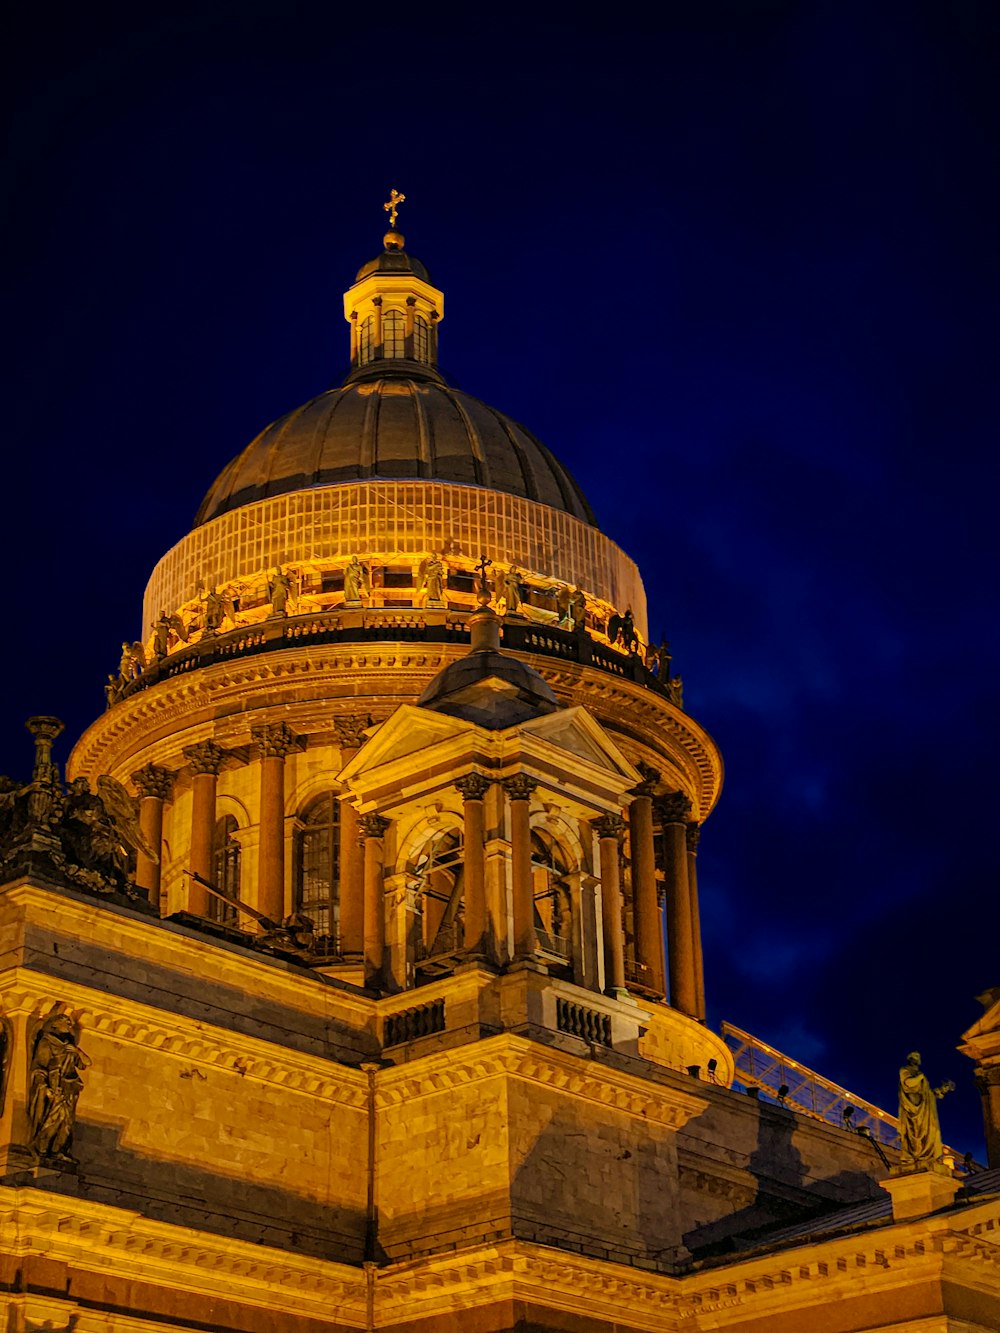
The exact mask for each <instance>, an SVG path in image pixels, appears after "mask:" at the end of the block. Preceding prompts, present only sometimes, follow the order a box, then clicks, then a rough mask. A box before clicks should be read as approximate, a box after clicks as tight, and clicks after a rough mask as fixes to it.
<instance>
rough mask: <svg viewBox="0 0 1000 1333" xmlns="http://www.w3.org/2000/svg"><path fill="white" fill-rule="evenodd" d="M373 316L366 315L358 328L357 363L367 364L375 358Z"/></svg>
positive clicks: (360, 364)
mask: <svg viewBox="0 0 1000 1333" xmlns="http://www.w3.org/2000/svg"><path fill="white" fill-rule="evenodd" d="M374 335H375V316H374V315H366V316H365V318H364V319H363V320H362V321H361V327H360V328H359V329H358V365H359V366H364V365H367V364H368V362H369V361H373V360H374V359H375V343H374Z"/></svg>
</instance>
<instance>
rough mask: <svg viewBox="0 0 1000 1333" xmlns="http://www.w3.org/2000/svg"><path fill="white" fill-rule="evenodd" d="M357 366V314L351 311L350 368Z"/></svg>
mask: <svg viewBox="0 0 1000 1333" xmlns="http://www.w3.org/2000/svg"><path fill="white" fill-rule="evenodd" d="M357 364H358V312H357V311H356V310H352V311H351V366H352V367H354V366H357Z"/></svg>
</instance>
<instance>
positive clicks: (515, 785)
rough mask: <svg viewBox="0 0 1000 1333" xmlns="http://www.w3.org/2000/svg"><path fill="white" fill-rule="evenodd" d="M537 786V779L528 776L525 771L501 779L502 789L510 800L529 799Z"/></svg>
mask: <svg viewBox="0 0 1000 1333" xmlns="http://www.w3.org/2000/svg"><path fill="white" fill-rule="evenodd" d="M537 786H538V779H537V778H533V777H530V776H529V775H528V774H527V773H515V774H514V775H513V776H512V777H509V778H504V780H503V789H504V791H505V792H506V793H507V797H508V799H509V800H511V801H530V800H531V794H532V792H533V791H534V790H535V788H536V787H537Z"/></svg>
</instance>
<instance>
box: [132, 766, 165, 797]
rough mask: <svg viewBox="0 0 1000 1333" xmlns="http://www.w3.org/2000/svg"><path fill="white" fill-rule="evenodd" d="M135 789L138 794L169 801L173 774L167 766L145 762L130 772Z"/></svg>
mask: <svg viewBox="0 0 1000 1333" xmlns="http://www.w3.org/2000/svg"><path fill="white" fill-rule="evenodd" d="M132 781H133V782H134V783H135V788H136V791H137V792H138V793H139V795H140V796H155V797H157V798H158V799H159V800H161V801H169V800H170V796H171V793H172V792H173V789H174V775H173V773H171V771H170V769H169V768H161V767H160V766H159V765H158V764H147V765H146V767H145V768H140V769H139V770H138V771H137V772H135V773H133V774H132Z"/></svg>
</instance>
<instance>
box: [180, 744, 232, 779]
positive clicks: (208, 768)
mask: <svg viewBox="0 0 1000 1333" xmlns="http://www.w3.org/2000/svg"><path fill="white" fill-rule="evenodd" d="M184 753H185V755H186V756H187V759H188V761H189V763H190V764H191V767H192V769H193V770H194V772H195V773H211V774H213V775H217V774H218V772H219V769H220V768H221V767H222V765H223V764H224V763H225V762H226V757H227V756H226V751H225V750H224V749H223V748H222V746H221V745H216V743H215V741H202V742H201V744H200V745H190V746H188V748H187V749H186V750H185V751H184Z"/></svg>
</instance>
